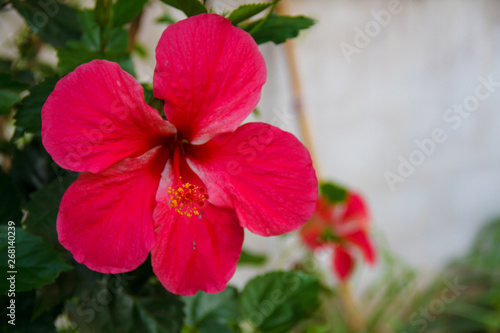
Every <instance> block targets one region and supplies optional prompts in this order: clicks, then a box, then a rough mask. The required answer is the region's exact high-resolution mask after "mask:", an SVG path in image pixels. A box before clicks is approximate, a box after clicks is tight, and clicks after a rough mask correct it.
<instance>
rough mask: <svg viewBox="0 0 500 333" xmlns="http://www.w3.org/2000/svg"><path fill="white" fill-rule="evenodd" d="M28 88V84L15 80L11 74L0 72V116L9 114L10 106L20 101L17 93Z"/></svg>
mask: <svg viewBox="0 0 500 333" xmlns="http://www.w3.org/2000/svg"><path fill="white" fill-rule="evenodd" d="M28 87H29V85H28V84H26V83H24V82H20V81H18V80H16V79H15V78H14V77H13V76H12V74H10V73H2V72H0V115H4V114H9V113H10V109H11V108H12V106H14V104H16V103H17V102H19V101H20V100H21V97H20V96H19V93H21V92H22V91H24V90H26V89H27V88H28Z"/></svg>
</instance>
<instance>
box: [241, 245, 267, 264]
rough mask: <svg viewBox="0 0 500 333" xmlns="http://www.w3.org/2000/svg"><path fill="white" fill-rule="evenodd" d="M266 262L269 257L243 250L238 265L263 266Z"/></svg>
mask: <svg viewBox="0 0 500 333" xmlns="http://www.w3.org/2000/svg"><path fill="white" fill-rule="evenodd" d="M266 261H267V257H266V256H265V255H263V254H257V253H252V252H249V251H247V250H245V249H243V250H242V251H241V256H240V260H238V265H252V266H262V265H264V264H265V263H266Z"/></svg>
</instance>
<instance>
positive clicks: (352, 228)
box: [300, 193, 375, 281]
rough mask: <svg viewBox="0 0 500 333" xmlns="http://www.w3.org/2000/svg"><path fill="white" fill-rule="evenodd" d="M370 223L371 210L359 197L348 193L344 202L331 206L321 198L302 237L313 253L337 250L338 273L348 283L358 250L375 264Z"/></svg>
mask: <svg viewBox="0 0 500 333" xmlns="http://www.w3.org/2000/svg"><path fill="white" fill-rule="evenodd" d="M368 224H369V215H368V210H367V208H366V205H365V203H364V201H363V199H362V198H361V196H359V195H358V194H355V193H348V194H347V197H346V199H345V201H344V202H341V203H330V202H329V201H328V199H326V198H324V197H323V196H319V197H318V200H317V202H316V210H315V213H314V215H313V217H312V218H311V220H309V221H308V222H307V223H306V224H305V225H304V226H303V227H302V229H301V230H300V236H301V238H302V240H303V241H304V243H305V244H306V245H307V246H308V247H309V248H311V249H312V250H316V249H318V248H322V247H331V248H332V249H333V250H334V254H333V265H332V268H333V270H334V273H335V274H336V275H337V276H338V278H339V279H340V280H341V281H345V280H347V279H348V278H349V276H350V275H351V273H352V271H353V269H354V253H355V252H356V251H361V253H362V254H363V256H364V259H365V261H366V262H368V263H369V264H373V263H374V262H375V252H374V248H373V244H372V242H371V240H370V237H369V235H368V227H369V225H368Z"/></svg>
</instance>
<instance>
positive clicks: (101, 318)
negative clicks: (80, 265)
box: [66, 273, 184, 333]
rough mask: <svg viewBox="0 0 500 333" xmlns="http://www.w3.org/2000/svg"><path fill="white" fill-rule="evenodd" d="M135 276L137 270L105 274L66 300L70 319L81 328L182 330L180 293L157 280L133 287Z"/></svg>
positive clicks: (164, 332) (147, 332)
mask: <svg viewBox="0 0 500 333" xmlns="http://www.w3.org/2000/svg"><path fill="white" fill-rule="evenodd" d="M135 279H136V277H135V276H134V273H129V274H123V275H103V276H102V277H101V278H99V279H98V280H97V281H96V282H95V284H94V285H93V286H91V287H90V288H87V289H85V290H82V291H81V292H80V293H79V294H78V298H74V299H73V300H71V301H69V302H67V303H66V310H67V311H68V314H69V316H70V318H71V320H72V321H73V322H75V323H76V325H77V327H78V329H79V330H80V331H81V332H124V333H128V332H130V333H135V332H145V333H173V332H179V331H180V330H181V327H182V323H183V320H184V316H183V305H184V304H183V303H182V301H181V300H180V299H179V297H178V296H176V295H172V294H170V293H169V292H167V291H166V290H165V288H163V287H162V286H161V285H160V284H159V283H157V282H156V283H148V284H146V285H144V286H143V288H142V289H141V290H139V291H137V290H135V291H132V290H131V288H129V286H130V285H131V284H132V283H133V282H134V280H135Z"/></svg>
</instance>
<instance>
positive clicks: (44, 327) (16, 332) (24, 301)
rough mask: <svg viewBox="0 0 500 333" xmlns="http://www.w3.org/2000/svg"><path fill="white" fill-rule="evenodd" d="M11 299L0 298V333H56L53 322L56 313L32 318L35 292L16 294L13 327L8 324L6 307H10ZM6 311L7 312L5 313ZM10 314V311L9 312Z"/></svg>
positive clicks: (8, 318)
mask: <svg viewBox="0 0 500 333" xmlns="http://www.w3.org/2000/svg"><path fill="white" fill-rule="evenodd" d="M11 299H14V298H11V297H0V307H1V308H2V309H5V310H4V311H2V317H3V318H2V319H4V320H2V321H1V322H0V332H9V333H27V332H29V333H56V327H55V325H54V322H55V320H56V316H57V315H58V313H54V312H51V313H45V314H44V315H43V316H39V317H37V318H33V316H32V315H33V312H34V308H35V299H36V291H35V290H32V291H23V292H17V291H16V296H15V302H16V303H15V307H16V310H15V325H11V324H9V323H8V320H11V317H9V316H8V315H7V313H8V312H7V311H9V310H7V307H8V306H10V300H11ZM6 310H7V311H6ZM9 312H10V311H9Z"/></svg>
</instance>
